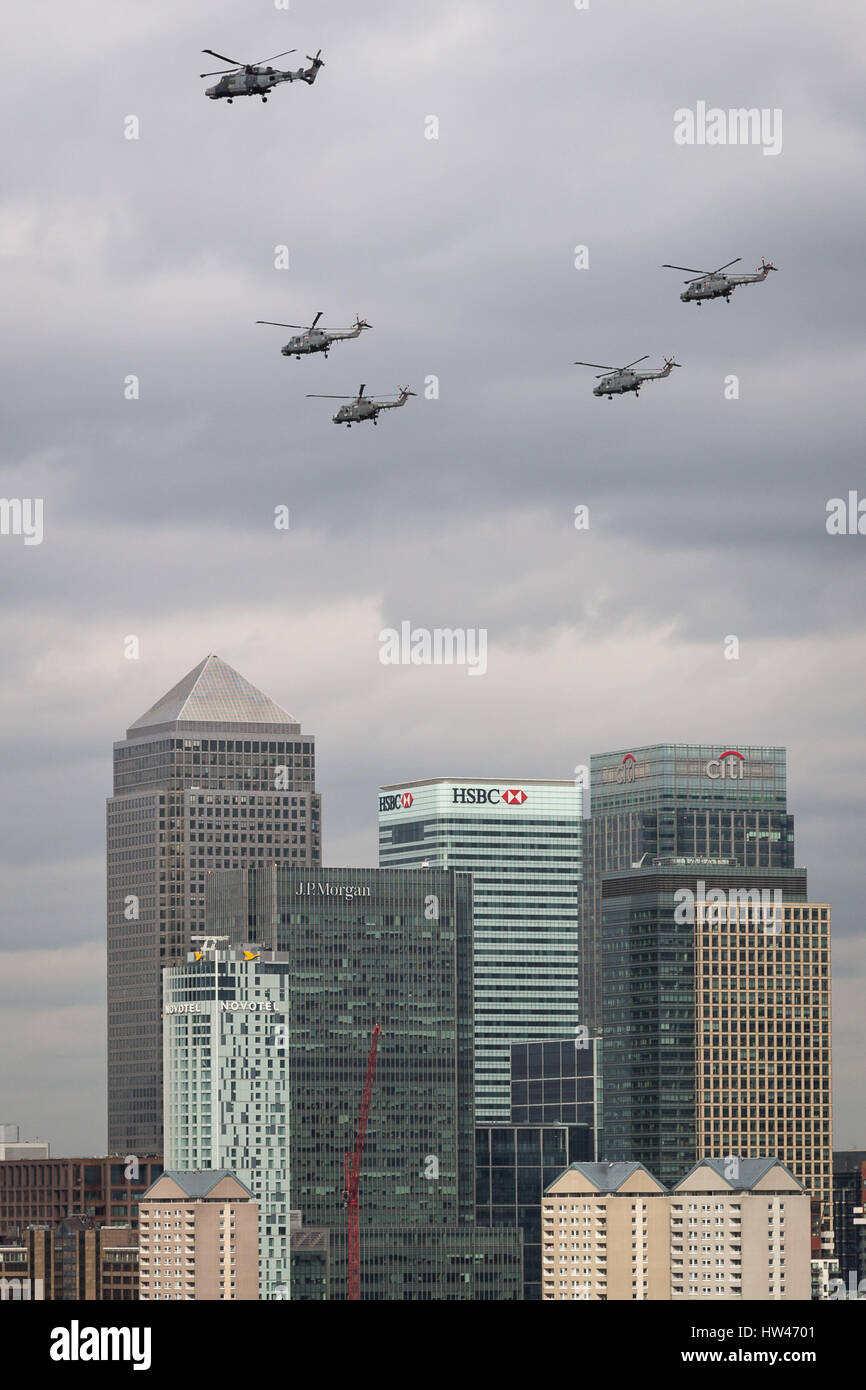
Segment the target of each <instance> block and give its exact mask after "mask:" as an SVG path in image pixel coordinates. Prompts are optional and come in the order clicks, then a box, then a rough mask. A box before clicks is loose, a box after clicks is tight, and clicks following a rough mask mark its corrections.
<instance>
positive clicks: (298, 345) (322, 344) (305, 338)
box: [282, 329, 331, 357]
mask: <svg viewBox="0 0 866 1390" xmlns="http://www.w3.org/2000/svg"><path fill="white" fill-rule="evenodd" d="M330 346H331V336H330V334H329V333H323V332H321V331H320V330H318V329H313V330H311V331H310V332H309V333H299V334H297V336H296V337H294V338H290V339H289V341H288V342H287V343H286V346H285V347H284V348H282V354H283V356H284V357H304V356H309V355H310V354H311V353H313V352H327V351H328V348H329V347H330Z"/></svg>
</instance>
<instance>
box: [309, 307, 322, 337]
mask: <svg viewBox="0 0 866 1390" xmlns="http://www.w3.org/2000/svg"><path fill="white" fill-rule="evenodd" d="M322 313H323V311H322V310H321V309H320V310H319V312H318V313H317V314H316V317H315V318H314V319H313V322H312V323H311V324H310V332H311V333H312V331H313V329H314V328H315V326H316V324H317V323H318V322H319V319H320V318H321V317H322Z"/></svg>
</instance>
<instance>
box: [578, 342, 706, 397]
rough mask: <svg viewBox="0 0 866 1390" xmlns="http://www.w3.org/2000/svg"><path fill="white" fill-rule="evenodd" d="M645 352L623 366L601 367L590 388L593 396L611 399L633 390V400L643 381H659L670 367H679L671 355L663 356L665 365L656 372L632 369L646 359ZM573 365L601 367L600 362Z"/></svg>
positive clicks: (679, 363)
mask: <svg viewBox="0 0 866 1390" xmlns="http://www.w3.org/2000/svg"><path fill="white" fill-rule="evenodd" d="M647 356H649V354H648V353H647V354H646V355H645V356H643V357H636V358H635V360H634V361H633V362H629V363H628V365H627V366H625V367H602V370H601V379H600V380H599V383H598V385H597V386H594V387H593V389H592V394H593V395H594V396H607V398H608V400H609V401H612V400H613V398H614V396H624V395H625V394H626V392H628V391H634V396H635V400H637V397H638V392H639V391H640V388H641V387H642V386H643V384H644V382H645V381H660V380H661V379H662V378H663V377H666V376H670V374H671V368H672V367H681V366H682V365H683V364H682V362H675V361H674V359H673V358H672V357H666V358H665V360H664V361H665V365H664V366H663V367H661V368H660V369H659V370H658V371H657V372H646V371H645V372H636V371H633V370H632V369H633V368H634V367H636V366H637V364H638V362H645V361H646V360H647ZM574 365H575V367H601V363H600V362H575V364H574Z"/></svg>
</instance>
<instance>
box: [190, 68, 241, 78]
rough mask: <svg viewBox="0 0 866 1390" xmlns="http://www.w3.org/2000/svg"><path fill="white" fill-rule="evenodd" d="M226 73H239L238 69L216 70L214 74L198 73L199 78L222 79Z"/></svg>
mask: <svg viewBox="0 0 866 1390" xmlns="http://www.w3.org/2000/svg"><path fill="white" fill-rule="evenodd" d="M226 72H240V68H217V70H216V72H200V73H199V77H222V75H223V73H226Z"/></svg>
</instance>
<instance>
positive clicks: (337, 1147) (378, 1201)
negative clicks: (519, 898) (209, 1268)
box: [208, 864, 523, 1300]
mask: <svg viewBox="0 0 866 1390" xmlns="http://www.w3.org/2000/svg"><path fill="white" fill-rule="evenodd" d="M208 922H209V925H210V926H211V928H212V930H213V931H214V932H215V933H217V934H219V935H227V936H229V937H230V938H231V939H232V941H234V942H236V943H237V944H238V945H241V944H246V945H248V947H249V948H250V949H251V950H255V949H258V950H261V951H262V952H263V956H262V965H261V968H262V969H264V970H273V969H285V971H286V972H287V973H286V981H287V986H286V987H287V996H286V997H287V1005H288V1023H289V1028H288V1058H289V1086H290V1094H291V1105H292V1119H291V1141H290V1148H291V1207H292V1210H294V1211H298V1212H300V1213H301V1214H302V1217H303V1223H304V1226H310V1227H313V1228H318V1229H327V1230H328V1231H329V1233H330V1234H329V1242H330V1255H329V1266H330V1274H329V1279H330V1288H331V1297H333V1298H345V1296H346V1263H347V1252H346V1210H345V1207H344V1205H343V1190H344V1188H345V1186H346V1181H345V1166H344V1163H345V1155H346V1154H348V1153H351V1152H352V1150H353V1148H354V1145H355V1135H356V1131H357V1127H358V1117H359V1108H360V1105H361V1096H362V1092H363V1089H364V1079H365V1072H366V1067H367V1060H368V1055H369V1050H370V1042H371V1037H372V1034H373V1029H374V1027H375V1025H376V1024H377V1023H378V1024H379V1025H380V1027H381V1030H382V1032H381V1037H380V1039H379V1044H378V1060H377V1066H376V1072H375V1080H374V1084H373V1088H372V1099H371V1106H370V1114H369V1125H368V1129H367V1140H366V1148H365V1153H364V1163H363V1169H362V1173H361V1179H360V1198H359V1224H360V1238H361V1239H360V1243H361V1254H360V1288H361V1297H362V1298H368V1299H401V1300H410V1299H412V1300H414V1299H442V1298H447V1299H452V1298H454V1299H503V1298H507V1299H520V1297H521V1291H522V1276H523V1270H522V1259H521V1249H522V1246H521V1234H520V1232H519V1231H517V1230H513V1229H512V1230H502V1231H492V1230H481V1229H479V1228H477V1227H476V1226H475V1221H474V1208H475V1153H474V1138H475V1136H474V1128H473V1107H472V1094H473V1075H472V1069H473V1048H472V882H471V879H470V878H469V876H468V875H467V874H456V873H454V872H453V871H451V870H442V869H432V868H431V869H427V870H415V871H411V870H410V871H407V870H402V869H400V870H395V869H345V868H340V869H334V868H323V869H320V870H318V871H314V870H310V869H303V868H298V867H295V866H293V865H287V864H277V865H272V866H270V867H269V868H267V869H264V870H262V869H249V870H246V871H240V872H231V873H214V874H212V875H211V877H210V880H209V883H208ZM272 952H274V953H275V956H274V958H273V963H272V956H271V953H272ZM245 1180H246V1179H245ZM250 1185H252V1184H250Z"/></svg>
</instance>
